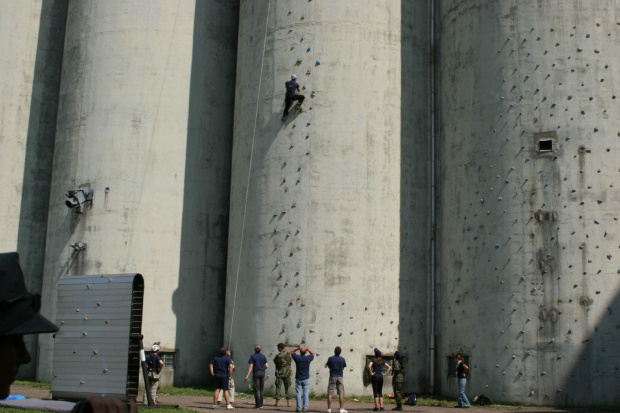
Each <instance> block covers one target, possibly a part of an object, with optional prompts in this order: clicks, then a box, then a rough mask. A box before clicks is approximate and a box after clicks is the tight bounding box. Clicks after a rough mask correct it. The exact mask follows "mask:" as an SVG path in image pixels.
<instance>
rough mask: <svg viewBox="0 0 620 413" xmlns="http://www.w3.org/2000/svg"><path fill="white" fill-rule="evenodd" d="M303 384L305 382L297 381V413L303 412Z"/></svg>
mask: <svg viewBox="0 0 620 413" xmlns="http://www.w3.org/2000/svg"><path fill="white" fill-rule="evenodd" d="M302 383H303V380H297V379H295V396H296V397H297V399H296V403H297V404H296V405H295V411H296V412H300V411H301V392H302V391H303V387H302Z"/></svg>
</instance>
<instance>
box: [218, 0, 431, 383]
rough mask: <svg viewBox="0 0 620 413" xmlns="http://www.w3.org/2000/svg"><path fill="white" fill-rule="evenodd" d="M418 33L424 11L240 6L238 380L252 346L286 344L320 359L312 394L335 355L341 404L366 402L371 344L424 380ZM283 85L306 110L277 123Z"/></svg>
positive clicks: (421, 37) (233, 242) (234, 344)
mask: <svg viewBox="0 0 620 413" xmlns="http://www.w3.org/2000/svg"><path fill="white" fill-rule="evenodd" d="M418 22H420V23H421V27H428V10H427V8H426V5H424V6H415V7H414V6H409V5H404V3H403V4H401V2H399V1H379V2H377V1H356V2H331V3H330V4H329V5H327V4H322V3H320V2H316V1H314V2H307V1H304V2H298V3H295V4H291V3H290V2H284V1H274V0H272V1H267V0H261V1H258V2H243V3H242V5H241V12H240V25H239V56H238V65H237V97H236V105H235V132H234V146H233V177H232V187H231V188H232V189H231V221H230V222H231V224H230V237H229V250H228V254H229V260H228V278H227V300H226V325H225V340H226V341H225V342H226V343H227V344H228V345H230V347H231V348H232V350H233V353H234V354H235V360H237V362H238V365H241V366H243V369H245V368H246V367H245V366H246V364H245V360H247V358H248V357H249V356H250V355H251V354H252V349H253V347H254V345H255V344H261V345H262V346H263V349H264V351H263V352H264V353H265V355H266V356H267V359H268V360H269V361H271V360H272V359H273V357H274V355H275V353H276V352H277V349H276V345H277V343H279V342H285V343H289V344H291V345H292V344H296V345H298V344H300V343H303V344H305V345H307V346H309V347H310V348H311V349H313V350H315V351H317V352H318V356H317V358H316V360H315V361H314V362H313V364H312V367H311V382H312V386H313V388H314V391H316V392H319V393H322V392H324V391H325V390H326V386H327V379H328V377H329V372H328V371H327V370H326V369H325V368H324V367H323V366H324V364H325V362H326V361H327V358H328V357H329V356H331V355H333V351H334V348H335V347H336V346H340V347H341V348H342V356H344V357H345V359H346V360H347V366H348V367H347V369H346V372H345V383H346V384H345V386H346V388H347V392H348V393H349V394H351V393H354V394H368V393H369V392H370V390H369V388H368V387H366V386H367V384H368V383H366V382H365V380H364V378H363V372H364V369H365V367H366V365H367V360H366V356H367V355H370V354H373V349H374V348H375V347H378V348H380V349H381V350H383V351H385V352H389V353H391V352H393V351H395V350H397V349H399V348H400V349H401V350H403V351H405V352H406V351H409V352H410V354H409V356H410V357H411V359H415V360H416V364H415V366H416V369H412V371H411V376H412V377H416V378H419V377H420V376H423V375H424V374H425V373H426V368H427V366H426V363H425V360H426V355H425V352H424V351H423V349H425V348H426V344H425V340H426V335H427V334H426V329H425V326H424V321H426V319H425V315H424V314H425V306H426V297H427V284H426V279H427V275H428V263H427V261H426V260H424V259H423V260H420V261H418V262H412V260H411V259H410V258H411V257H414V256H418V254H419V255H423V256H425V257H427V252H428V248H427V247H426V249H425V250H424V249H423V248H422V249H419V250H415V247H414V246H421V247H424V246H425V245H426V246H427V245H428V239H429V238H430V237H429V234H430V232H429V225H428V219H427V217H428V213H429V206H428V205H429V204H428V187H429V186H428V165H429V153H428V142H429V141H428V138H429V134H428V125H429V123H428V115H427V116H425V115H424V114H425V113H426V114H428V67H429V65H428V54H424V50H426V51H428V46H427V44H428V42H427V40H428V31H427V32H424V31H423V30H421V31H420V32H419V33H418V32H416V33H418V34H415V35H414V34H413V33H414V30H413V25H414V24H416V23H418ZM265 36H266V37H265ZM415 46H418V47H419V49H416V48H415ZM292 74H296V75H297V76H298V77H299V78H298V82H299V83H300V85H301V86H302V89H303V90H302V91H301V94H303V95H305V97H306V99H305V101H304V103H303V109H304V112H302V113H298V112H297V110H296V109H294V108H292V109H291V112H290V115H289V117H288V119H287V120H286V121H285V122H283V121H282V120H281V118H282V114H283V106H284V92H285V87H284V83H285V82H286V81H287V80H289V79H290V77H291V75H292ZM416 82H417V84H416V86H415V87H412V88H405V87H404V86H405V85H408V86H411V85H412V83H416ZM416 100H417V101H416ZM409 110H411V112H409ZM413 148H417V149H419V150H420V151H419V152H415V151H414V150H413ZM403 171H409V172H411V173H415V172H420V176H419V178H420V181H419V182H415V183H414V182H413V180H412V177H409V176H407V177H406V178H402V174H403ZM414 171H415V172H414ZM415 193H417V194H419V195H420V196H421V197H422V199H425V200H426V201H423V202H419V203H417V204H416V202H414V201H413V200H412V199H413V196H412V194H415ZM413 205H418V206H419V208H420V209H418V210H417V211H415V210H413V208H412V207H413ZM418 213H419V216H418V215H416V214H418ZM422 216H424V219H420V217H422ZM414 250H415V252H414ZM405 253H411V255H410V256H408V257H405V258H404V259H403V257H402V254H405ZM404 263H410V264H411V266H408V265H403V264H404ZM413 280H415V281H417V284H418V285H419V286H420V288H419V289H413V288H412V289H410V290H408V294H407V296H406V297H405V296H403V295H402V289H400V288H399V287H402V286H403V285H406V286H412V285H413V284H414V282H413ZM414 308H415V309H416V311H419V313H418V312H415V315H414V314H413V313H414V311H413V310H414ZM420 327H421V328H420ZM239 361H241V362H242V363H241V364H239ZM268 375H269V378H268V383H271V382H272V380H273V378H274V374H273V367H271V368H270V371H268ZM238 383H239V384H240V385H241V383H240V382H238Z"/></svg>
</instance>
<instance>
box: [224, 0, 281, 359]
mask: <svg viewBox="0 0 620 413" xmlns="http://www.w3.org/2000/svg"><path fill="white" fill-rule="evenodd" d="M270 11H271V0H269V1H268V4H267V18H266V19H265V37H264V39H263V57H262V59H261V63H260V77H259V78H258V93H257V95H256V113H255V114H254V130H253V132H252V146H251V148H250V163H249V168H248V180H247V184H246V186H245V202H244V205H243V219H242V220H241V237H240V239H239V256H238V257H237V271H236V276H235V294H234V296H233V306H232V315H231V316H230V334H229V335H228V346H229V347H230V343H231V340H232V332H233V326H234V321H235V308H236V306H237V288H238V286H239V268H240V266H241V253H242V251H243V234H244V231H245V216H246V212H247V209H248V193H249V191H250V178H251V177H252V158H253V157H254V140H255V138H256V124H257V123H258V103H259V100H260V89H261V84H262V81H263V65H264V63H265V49H266V47H267V28H268V27H269V13H270Z"/></svg>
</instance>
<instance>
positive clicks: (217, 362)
mask: <svg viewBox="0 0 620 413" xmlns="http://www.w3.org/2000/svg"><path fill="white" fill-rule="evenodd" d="M233 369H234V364H233V361H232V360H231V359H230V357H228V356H227V355H226V347H222V348H221V349H220V355H219V356H217V357H215V358H214V359H213V361H212V362H211V364H209V370H211V375H212V376H213V377H214V378H215V393H213V408H214V409H216V408H217V398H218V396H219V395H220V389H222V390H223V391H224V398H225V399H226V408H227V409H229V410H232V409H234V407H233V406H232V405H231V404H230V398H229V394H228V383H229V382H228V378H229V377H230V375H232V372H233Z"/></svg>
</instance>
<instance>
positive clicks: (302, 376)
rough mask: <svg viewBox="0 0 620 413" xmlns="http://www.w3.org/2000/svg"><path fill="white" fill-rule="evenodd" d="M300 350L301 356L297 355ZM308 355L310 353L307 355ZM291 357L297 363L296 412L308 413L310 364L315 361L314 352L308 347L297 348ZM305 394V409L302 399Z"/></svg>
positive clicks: (292, 351)
mask: <svg viewBox="0 0 620 413" xmlns="http://www.w3.org/2000/svg"><path fill="white" fill-rule="evenodd" d="M297 350H299V353H300V354H299V355H298V354H297V353H296V352H297ZM306 353H310V354H308V355H306ZM291 355H292V357H293V360H294V361H295V367H296V371H295V392H296V393H297V408H296V409H295V411H296V412H307V411H308V394H309V393H310V363H311V362H312V360H314V351H312V350H310V349H309V348H308V347H296V348H294V349H292V350H291ZM302 394H303V399H304V401H303V407H302V404H301V397H302Z"/></svg>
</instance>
